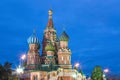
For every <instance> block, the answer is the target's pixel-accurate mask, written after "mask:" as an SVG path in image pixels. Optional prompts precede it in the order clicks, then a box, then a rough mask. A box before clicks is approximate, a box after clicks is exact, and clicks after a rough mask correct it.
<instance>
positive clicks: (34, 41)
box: [27, 31, 39, 44]
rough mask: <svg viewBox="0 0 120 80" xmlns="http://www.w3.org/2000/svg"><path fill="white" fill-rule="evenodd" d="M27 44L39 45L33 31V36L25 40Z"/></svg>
mask: <svg viewBox="0 0 120 80" xmlns="http://www.w3.org/2000/svg"><path fill="white" fill-rule="evenodd" d="M27 42H28V44H39V39H38V37H37V36H36V33H35V31H34V32H33V34H32V35H31V36H30V37H29V38H28V40H27Z"/></svg>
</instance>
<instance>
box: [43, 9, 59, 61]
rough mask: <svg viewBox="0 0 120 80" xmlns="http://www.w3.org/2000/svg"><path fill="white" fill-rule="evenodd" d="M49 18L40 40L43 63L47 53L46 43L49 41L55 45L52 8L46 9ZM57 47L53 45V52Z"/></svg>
mask: <svg viewBox="0 0 120 80" xmlns="http://www.w3.org/2000/svg"><path fill="white" fill-rule="evenodd" d="M48 14H49V19H48V24H47V26H46V29H45V30H44V36H43V41H42V62H43V63H45V56H46V55H47V51H46V50H45V48H46V46H47V44H49V42H50V43H51V44H52V45H53V46H54V47H55V46H56V40H57V39H56V30H55V29H54V24H53V20H52V14H53V12H52V10H51V9H50V10H49V11H48ZM56 50H57V48H56V47H55V50H54V51H53V52H54V54H56Z"/></svg>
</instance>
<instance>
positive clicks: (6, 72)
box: [0, 62, 12, 80]
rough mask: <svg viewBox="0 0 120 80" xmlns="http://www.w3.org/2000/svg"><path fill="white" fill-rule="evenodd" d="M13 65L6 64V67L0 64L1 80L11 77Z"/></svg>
mask: <svg viewBox="0 0 120 80" xmlns="http://www.w3.org/2000/svg"><path fill="white" fill-rule="evenodd" d="M11 66H12V63H10V62H5V63H4V65H2V64H0V80H7V79H8V77H9V76H10V74H11V72H12V70H11Z"/></svg>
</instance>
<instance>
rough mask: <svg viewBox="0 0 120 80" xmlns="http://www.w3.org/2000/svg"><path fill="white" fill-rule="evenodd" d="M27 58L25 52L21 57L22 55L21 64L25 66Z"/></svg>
mask: <svg viewBox="0 0 120 80" xmlns="http://www.w3.org/2000/svg"><path fill="white" fill-rule="evenodd" d="M25 60H26V54H23V55H22V56H21V57H20V61H21V65H22V66H23V63H24V62H25Z"/></svg>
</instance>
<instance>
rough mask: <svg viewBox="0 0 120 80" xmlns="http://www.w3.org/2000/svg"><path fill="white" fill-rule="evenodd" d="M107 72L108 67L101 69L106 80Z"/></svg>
mask: <svg viewBox="0 0 120 80" xmlns="http://www.w3.org/2000/svg"><path fill="white" fill-rule="evenodd" d="M108 72H109V69H108V68H106V69H104V70H103V78H104V80H106V74H107V73H108Z"/></svg>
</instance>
